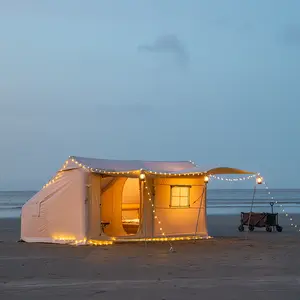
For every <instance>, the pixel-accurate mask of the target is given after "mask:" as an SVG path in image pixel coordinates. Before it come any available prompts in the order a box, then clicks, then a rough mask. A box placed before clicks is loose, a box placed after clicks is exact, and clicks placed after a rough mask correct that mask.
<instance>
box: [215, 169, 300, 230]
mask: <svg viewBox="0 0 300 300" xmlns="http://www.w3.org/2000/svg"><path fill="white" fill-rule="evenodd" d="M257 176H260V173H258V174H255V175H251V176H247V177H238V178H225V177H222V176H216V175H210V178H213V179H216V180H221V181H230V182H237V181H244V180H250V179H252V178H254V177H257ZM262 184H263V185H264V186H265V189H266V191H267V194H268V196H269V197H270V199H271V200H272V202H274V203H275V204H277V205H279V207H280V209H281V212H282V213H283V214H284V215H285V216H286V217H287V218H289V221H290V226H291V227H293V228H296V229H297V231H299V232H300V228H299V226H298V225H297V224H296V223H295V222H294V220H293V218H292V216H291V215H290V214H288V213H287V212H286V211H285V208H284V206H283V205H282V204H279V203H278V201H277V200H276V199H275V197H274V196H273V195H272V194H271V191H270V189H269V187H268V185H267V183H266V181H265V180H264V181H263V182H262ZM298 228H299V229H298Z"/></svg>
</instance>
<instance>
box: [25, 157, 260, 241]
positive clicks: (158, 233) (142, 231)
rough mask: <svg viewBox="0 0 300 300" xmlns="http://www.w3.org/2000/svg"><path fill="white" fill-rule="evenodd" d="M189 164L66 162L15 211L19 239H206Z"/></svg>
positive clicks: (198, 173)
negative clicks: (19, 230) (19, 232)
mask: <svg viewBox="0 0 300 300" xmlns="http://www.w3.org/2000/svg"><path fill="white" fill-rule="evenodd" d="M214 174H254V173H253V172H247V171H243V170H239V169H233V168H224V167H218V168H205V169H204V168H200V167H198V166H197V165H195V164H194V163H193V162H191V161H183V162H158V161H132V160H131V161H126V160H105V159H92V158H83V157H70V158H69V159H68V160H67V161H66V162H65V163H64V165H63V167H62V168H61V169H60V170H59V171H58V172H57V173H56V175H55V177H53V179H52V180H51V181H50V182H49V183H48V184H46V185H45V186H44V187H43V188H42V189H41V190H40V191H39V192H38V193H37V194H36V195H34V196H33V197H32V198H31V199H30V200H29V201H28V202H27V203H25V205H24V206H23V208H22V214H21V240H23V241H25V242H46V243H76V244H85V243H96V244H97V243H98V244H101V243H105V244H107V243H112V241H138V240H166V239H168V238H170V239H185V238H187V239H190V238H207V237H208V233H207V225H206V183H207V179H208V176H209V175H214Z"/></svg>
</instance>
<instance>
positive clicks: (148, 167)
mask: <svg viewBox="0 0 300 300" xmlns="http://www.w3.org/2000/svg"><path fill="white" fill-rule="evenodd" d="M70 160H71V161H75V162H76V163H77V164H79V165H81V166H84V167H87V168H89V170H92V172H94V173H102V172H112V173H113V172H134V171H140V170H143V171H145V172H152V173H159V174H169V175H172V174H177V175H186V174H200V173H206V174H208V175H214V174H255V173H256V172H250V171H244V170H240V169H236V168H229V167H206V168H205V167H199V166H197V165H196V164H194V163H193V162H191V161H141V160H111V159H97V158H87V157H80V156H72V157H70ZM71 168H74V164H69V165H68V167H67V168H66V169H71Z"/></svg>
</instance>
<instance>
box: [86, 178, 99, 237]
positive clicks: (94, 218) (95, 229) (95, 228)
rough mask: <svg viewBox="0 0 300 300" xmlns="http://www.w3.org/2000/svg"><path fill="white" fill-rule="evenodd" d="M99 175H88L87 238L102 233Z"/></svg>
mask: <svg viewBox="0 0 300 300" xmlns="http://www.w3.org/2000/svg"><path fill="white" fill-rule="evenodd" d="M100 197H101V177H100V176H99V175H98V174H93V173H90V174H89V175H88V211H87V220H88V221H87V223H88V225H87V232H88V234H87V238H89V239H99V238H100V236H101V233H102V230H101V219H100V213H101V210H100Z"/></svg>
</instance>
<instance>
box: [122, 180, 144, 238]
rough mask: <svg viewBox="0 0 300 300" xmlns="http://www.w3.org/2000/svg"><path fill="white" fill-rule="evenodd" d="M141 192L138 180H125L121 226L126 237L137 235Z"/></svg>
mask: <svg viewBox="0 0 300 300" xmlns="http://www.w3.org/2000/svg"><path fill="white" fill-rule="evenodd" d="M140 195H141V192H140V181H139V179H138V178H127V180H126V182H125V184H124V187H123V193H122V225H123V229H124V231H125V232H126V233H127V234H128V235H134V234H137V232H138V230H139V227H140V220H141V197H140Z"/></svg>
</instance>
